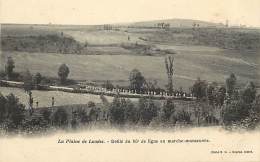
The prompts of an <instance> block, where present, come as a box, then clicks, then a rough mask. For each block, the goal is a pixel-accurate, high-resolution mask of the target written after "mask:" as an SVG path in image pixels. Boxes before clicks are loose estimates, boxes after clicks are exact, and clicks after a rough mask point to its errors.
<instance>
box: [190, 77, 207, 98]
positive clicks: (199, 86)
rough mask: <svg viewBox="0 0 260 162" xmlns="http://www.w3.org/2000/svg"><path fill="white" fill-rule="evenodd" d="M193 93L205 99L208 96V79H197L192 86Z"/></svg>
mask: <svg viewBox="0 0 260 162" xmlns="http://www.w3.org/2000/svg"><path fill="white" fill-rule="evenodd" d="M192 93H193V94H194V96H195V97H197V99H203V98H205V97H206V96H207V83H206V81H202V80H200V78H198V79H197V81H196V82H195V83H194V85H193V87H192Z"/></svg>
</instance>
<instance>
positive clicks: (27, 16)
mask: <svg viewBox="0 0 260 162" xmlns="http://www.w3.org/2000/svg"><path fill="white" fill-rule="evenodd" d="M0 7H1V8H0V16H1V17H0V20H1V23H35V24H37V23H39V24H46V23H50V22H51V23H53V24H104V23H120V22H134V21H143V20H157V19H169V18H185V19H197V20H205V21H212V22H223V23H224V22H225V20H226V19H228V20H229V21H230V23H231V24H236V25H238V24H244V25H247V26H257V27H260V0H0Z"/></svg>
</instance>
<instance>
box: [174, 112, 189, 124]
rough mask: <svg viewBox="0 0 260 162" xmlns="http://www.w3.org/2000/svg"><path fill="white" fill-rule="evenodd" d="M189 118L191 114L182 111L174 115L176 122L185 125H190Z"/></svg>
mask: <svg viewBox="0 0 260 162" xmlns="http://www.w3.org/2000/svg"><path fill="white" fill-rule="evenodd" d="M190 117H191V114H190V113H188V112H186V111H184V110H181V111H179V112H178V113H177V115H176V119H177V121H179V122H183V123H187V124H189V123H191V118H190Z"/></svg>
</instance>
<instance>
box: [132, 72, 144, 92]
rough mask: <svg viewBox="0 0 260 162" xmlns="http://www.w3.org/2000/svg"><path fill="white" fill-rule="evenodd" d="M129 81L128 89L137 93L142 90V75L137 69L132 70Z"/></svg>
mask: <svg viewBox="0 0 260 162" xmlns="http://www.w3.org/2000/svg"><path fill="white" fill-rule="evenodd" d="M129 81H130V88H131V89H133V90H137V92H138V93H139V92H140V91H141V90H142V88H143V86H144V83H145V79H144V77H143V75H142V73H141V72H140V71H139V70H137V69H133V70H132V71H131V73H130V76H129Z"/></svg>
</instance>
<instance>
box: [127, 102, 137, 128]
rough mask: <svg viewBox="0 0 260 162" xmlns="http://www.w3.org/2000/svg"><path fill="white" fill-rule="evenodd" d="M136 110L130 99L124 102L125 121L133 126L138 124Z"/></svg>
mask: <svg viewBox="0 0 260 162" xmlns="http://www.w3.org/2000/svg"><path fill="white" fill-rule="evenodd" d="M138 119H139V117H138V110H137V108H136V107H135V105H134V104H133V103H132V102H131V100H130V99H127V100H126V105H125V120H126V122H128V123H132V124H135V123H137V122H138Z"/></svg>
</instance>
